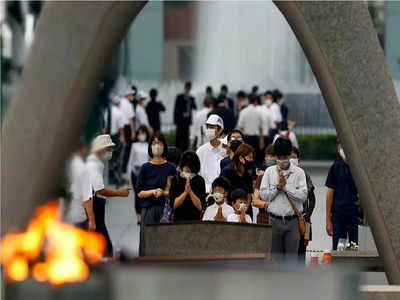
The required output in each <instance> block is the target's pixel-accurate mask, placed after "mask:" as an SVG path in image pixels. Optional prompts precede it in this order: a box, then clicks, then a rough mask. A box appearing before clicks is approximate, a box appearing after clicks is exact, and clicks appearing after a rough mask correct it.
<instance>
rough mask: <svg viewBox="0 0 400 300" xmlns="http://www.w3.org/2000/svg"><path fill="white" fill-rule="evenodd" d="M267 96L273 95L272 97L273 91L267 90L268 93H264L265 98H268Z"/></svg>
mask: <svg viewBox="0 0 400 300" xmlns="http://www.w3.org/2000/svg"><path fill="white" fill-rule="evenodd" d="M267 95H271V96H272V91H271V90H267V91H266V92H265V93H264V96H267Z"/></svg>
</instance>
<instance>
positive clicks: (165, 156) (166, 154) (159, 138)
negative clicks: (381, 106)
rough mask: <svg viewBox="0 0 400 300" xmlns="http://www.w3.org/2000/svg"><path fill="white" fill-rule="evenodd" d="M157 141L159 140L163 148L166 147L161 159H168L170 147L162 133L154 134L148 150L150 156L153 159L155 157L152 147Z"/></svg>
mask: <svg viewBox="0 0 400 300" xmlns="http://www.w3.org/2000/svg"><path fill="white" fill-rule="evenodd" d="M155 139H158V140H159V141H160V142H161V143H162V144H163V146H164V149H163V153H162V154H161V157H164V158H167V156H168V145H167V141H166V139H165V137H164V135H163V134H161V133H159V132H156V133H154V134H153V135H152V137H151V139H150V142H149V148H148V150H147V151H148V153H149V156H150V157H151V158H153V156H154V155H153V150H152V149H151V145H152V144H153V142H154V140H155Z"/></svg>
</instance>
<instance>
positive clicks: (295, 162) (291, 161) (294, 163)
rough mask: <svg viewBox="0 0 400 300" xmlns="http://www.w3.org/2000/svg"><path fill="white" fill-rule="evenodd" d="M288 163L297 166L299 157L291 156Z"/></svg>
mask: <svg viewBox="0 0 400 300" xmlns="http://www.w3.org/2000/svg"><path fill="white" fill-rule="evenodd" d="M289 161H290V163H291V164H293V165H295V166H297V167H298V166H299V159H298V158H291V159H289Z"/></svg>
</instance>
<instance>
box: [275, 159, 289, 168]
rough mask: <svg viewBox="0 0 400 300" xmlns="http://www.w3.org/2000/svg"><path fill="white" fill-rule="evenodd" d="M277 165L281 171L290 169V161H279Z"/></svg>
mask: <svg viewBox="0 0 400 300" xmlns="http://www.w3.org/2000/svg"><path fill="white" fill-rule="evenodd" d="M276 164H277V165H278V166H279V168H280V169H282V170H287V169H289V167H290V160H289V159H285V160H279V159H278V160H277V161H276Z"/></svg>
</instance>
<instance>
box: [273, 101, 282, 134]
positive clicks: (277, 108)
mask: <svg viewBox="0 0 400 300" xmlns="http://www.w3.org/2000/svg"><path fill="white" fill-rule="evenodd" d="M281 100H282V98H274V102H273V103H272V104H271V112H272V122H273V126H274V127H273V129H277V128H278V125H279V123H280V122H282V120H283V118H282V113H281V105H280V102H281Z"/></svg>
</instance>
